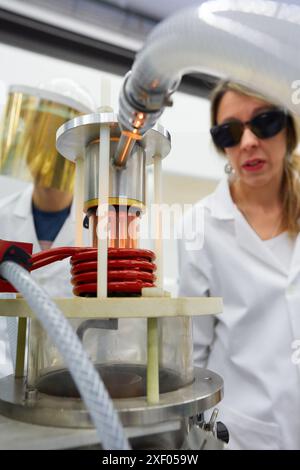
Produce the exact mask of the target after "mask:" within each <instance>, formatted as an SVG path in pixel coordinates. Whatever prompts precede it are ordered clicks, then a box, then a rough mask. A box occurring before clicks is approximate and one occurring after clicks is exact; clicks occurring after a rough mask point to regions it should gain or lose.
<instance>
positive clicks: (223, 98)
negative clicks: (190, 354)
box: [179, 81, 300, 450]
mask: <svg viewBox="0 0 300 470" xmlns="http://www.w3.org/2000/svg"><path fill="white" fill-rule="evenodd" d="M211 125H212V128H211V135H212V139H213V141H214V144H215V146H216V147H217V149H218V151H219V152H221V153H222V154H223V155H224V156H225V157H226V158H227V163H226V165H225V172H226V174H227V177H226V178H224V179H223V180H222V181H221V182H220V183H219V185H218V186H217V188H216V190H215V191H214V193H212V194H211V195H209V196H208V197H206V198H205V199H203V200H201V201H200V202H199V203H198V204H197V205H196V206H195V207H194V208H193V210H192V211H191V212H190V213H189V214H188V215H187V216H186V219H185V220H184V223H189V224H190V223H191V220H192V219H193V218H194V217H195V213H196V212H197V211H199V210H200V211H202V213H203V217H204V223H203V227H202V228H201V229H200V228H198V232H197V233H196V239H198V241H199V243H200V245H199V247H198V248H197V249H195V248H194V246H195V245H194V246H193V245H192V244H191V243H190V242H189V241H188V240H187V239H182V240H180V241H179V276H180V278H179V294H180V295H183V296H212V297H219V296H221V297H222V298H223V303H224V307H223V313H222V314H220V315H219V316H202V317H198V318H197V319H195V321H194V323H193V337H194V353H195V365H198V366H200V367H207V368H208V369H211V370H213V371H215V372H217V373H219V374H220V375H221V376H222V377H223V379H224V399H223V400H222V401H221V403H220V406H219V409H220V415H219V417H220V419H221V420H222V421H223V422H224V423H225V425H226V426H227V427H228V428H229V433H230V441H229V448H230V449H274V450H275V449H300V419H299V416H300V393H299V391H300V365H299V361H296V360H295V357H296V355H295V347H296V345H297V344H298V343H297V341H299V339H300V238H299V231H300V159H299V156H298V155H297V153H296V152H295V150H296V147H297V143H298V128H297V122H296V120H295V118H294V117H293V116H292V115H291V114H289V113H288V112H287V110H286V109H284V108H282V107H281V106H279V105H278V104H275V103H272V102H270V101H269V100H268V99H267V98H265V97H263V96H260V95H259V94H256V93H255V92H253V91H252V90H249V89H247V88H244V87H243V86H240V85H238V84H236V83H232V82H229V81H225V82H223V81H222V82H221V83H219V84H218V86H217V87H216V89H215V90H214V92H213V94H212V100H211ZM200 246H202V247H201V248H200ZM298 357H299V355H298Z"/></svg>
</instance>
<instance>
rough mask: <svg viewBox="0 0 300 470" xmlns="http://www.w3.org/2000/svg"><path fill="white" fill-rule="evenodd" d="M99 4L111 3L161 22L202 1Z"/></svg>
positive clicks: (120, 0)
mask: <svg viewBox="0 0 300 470" xmlns="http://www.w3.org/2000/svg"><path fill="white" fill-rule="evenodd" d="M98 2H99V3H104V2H105V3H109V4H111V5H114V6H117V7H119V8H121V9H122V10H127V11H131V12H134V13H138V14H140V15H143V16H147V17H149V18H153V19H155V20H161V19H162V18H165V17H166V16H168V15H171V14H172V13H174V12H175V11H176V10H179V9H181V8H186V7H188V6H193V5H199V3H201V1H200V0H184V1H182V0H164V1H162V0H151V1H149V0H98Z"/></svg>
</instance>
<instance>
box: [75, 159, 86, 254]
mask: <svg viewBox="0 0 300 470" xmlns="http://www.w3.org/2000/svg"><path fill="white" fill-rule="evenodd" d="M75 165H76V166H75V188H74V204H75V246H83V220H82V219H83V204H84V159H83V158H82V157H79V158H77V159H76V161H75Z"/></svg>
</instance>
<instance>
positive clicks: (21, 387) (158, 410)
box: [0, 368, 223, 428]
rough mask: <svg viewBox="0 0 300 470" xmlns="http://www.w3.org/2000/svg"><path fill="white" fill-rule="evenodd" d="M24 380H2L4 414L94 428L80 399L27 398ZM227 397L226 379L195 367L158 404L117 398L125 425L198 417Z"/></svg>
mask: <svg viewBox="0 0 300 470" xmlns="http://www.w3.org/2000/svg"><path fill="white" fill-rule="evenodd" d="M25 391H26V387H25V383H24V379H15V377H14V376H12V375H10V376H8V377H5V378H4V379H1V380H0V414H3V415H4V416H7V417H9V418H12V419H17V420H19V421H24V422H27V423H33V424H41V425H46V426H58V427H71V428H73V427H74V428H91V427H92V423H91V421H90V418H89V414H88V412H87V411H86V409H85V406H84V404H83V402H82V400H81V399H80V398H61V397H55V396H50V395H46V394H43V393H37V395H36V396H34V397H32V396H31V397H30V398H27V399H26V394H25ZM222 397H223V380H222V378H221V377H220V376H219V375H217V374H215V373H214V372H211V371H209V370H207V369H199V368H195V380H194V382H193V383H192V384H190V385H187V386H185V387H182V388H180V389H178V390H175V391H172V392H167V393H162V394H161V395H160V402H159V404H158V405H148V404H147V401H146V398H145V397H137V398H123V399H115V400H114V405H115V408H116V409H117V410H118V412H119V415H120V418H121V421H122V423H123V425H124V426H147V425H148V426H150V425H154V424H159V423H163V422H166V421H169V420H176V419H182V418H188V417H190V416H196V415H197V414H200V413H203V412H204V411H205V410H208V409H209V408H212V407H213V406H215V405H216V404H217V403H218V402H219V401H220V400H221V399H222Z"/></svg>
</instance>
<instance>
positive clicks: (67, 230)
mask: <svg viewBox="0 0 300 470" xmlns="http://www.w3.org/2000/svg"><path fill="white" fill-rule="evenodd" d="M32 191H33V187H32V185H30V186H29V187H28V188H26V189H25V190H24V191H21V192H18V193H15V194H13V195H11V196H8V197H5V198H3V199H1V200H0V238H2V239H4V240H12V241H20V242H29V243H33V253H37V252H39V251H41V247H40V245H39V242H38V239H37V236H36V231H35V227H34V220H33V215H32ZM84 232H85V233H84V245H88V238H89V235H88V233H86V232H87V230H84ZM74 240H75V207H74V204H73V205H72V207H71V212H70V215H69V216H68V218H67V219H66V221H65V223H64V225H63V226H62V228H61V230H60V232H59V233H58V235H57V237H56V239H55V240H54V242H53V244H52V248H55V247H59V246H74ZM32 277H33V278H34V279H35V280H36V281H37V282H38V283H39V285H40V286H42V287H43V288H44V289H46V291H47V292H48V294H49V295H50V297H71V296H72V286H71V283H70V278H71V276H70V259H69V258H68V259H66V260H63V261H58V262H56V263H53V264H51V265H49V266H45V267H43V268H40V269H38V270H36V271H33V272H32ZM6 326H7V325H6V319H5V318H4V317H0V377H1V376H4V375H8V374H10V373H12V362H11V361H9V362H8V361H7V358H8V357H9V354H8V350H9V349H8V346H7V344H8V337H7V327H6Z"/></svg>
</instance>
